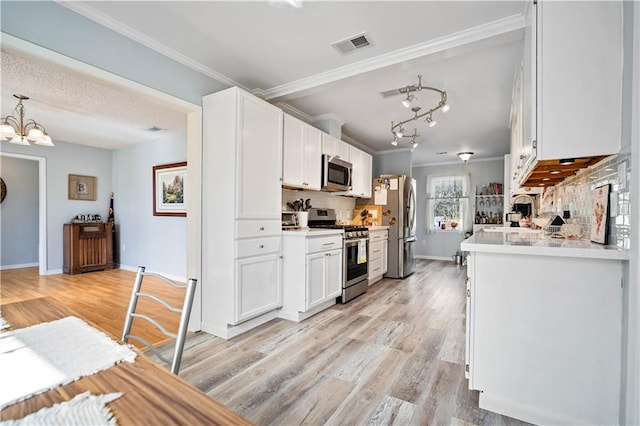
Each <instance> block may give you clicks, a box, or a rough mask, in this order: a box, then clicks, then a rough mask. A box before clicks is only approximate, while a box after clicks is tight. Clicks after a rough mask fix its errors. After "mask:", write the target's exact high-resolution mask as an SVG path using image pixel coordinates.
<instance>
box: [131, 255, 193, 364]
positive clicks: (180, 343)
mask: <svg viewBox="0 0 640 426" xmlns="http://www.w3.org/2000/svg"><path fill="white" fill-rule="evenodd" d="M147 275H149V276H153V277H156V278H159V279H160V280H162V281H163V282H165V283H167V284H169V285H171V286H173V287H175V288H180V289H185V293H184V301H183V303H182V306H181V307H175V306H173V305H171V304H170V303H169V302H167V301H166V300H165V299H163V298H162V297H160V296H158V295H157V294H152V293H150V292H143V291H142V281H143V279H144V277H145V276H147ZM196 284H197V280H196V279H195V278H189V280H188V282H187V284H178V283H176V282H175V281H173V280H171V279H169V278H167V277H165V276H164V275H162V274H159V273H156V272H151V271H145V267H144V266H138V272H137V274H136V279H135V281H134V283H133V290H132V292H131V300H130V301H129V308H128V309H127V316H126V318H125V323H124V329H123V331H122V341H123V342H125V343H126V342H128V341H129V340H135V341H137V342H140V343H142V344H143V345H145V346H147V348H149V349H150V350H151V351H152V352H153V353H154V354H155V355H156V356H157V357H158V358H160V359H161V360H162V361H164V362H166V363H167V364H169V365H170V366H171V372H172V373H173V374H178V371H180V361H181V360H182V350H183V348H184V342H185V338H186V337H187V326H188V325H189V316H190V315H191V306H192V305H193V297H194V296H195V290H196ZM140 297H146V298H149V299H152V300H155V301H156V302H158V303H160V304H161V305H163V306H164V307H165V308H166V309H168V310H169V311H171V312H175V313H178V314H180V322H179V324H178V330H177V331H176V332H175V333H174V332H171V331H169V330H167V329H166V328H165V327H164V326H163V325H162V324H161V323H160V322H158V321H157V320H156V319H155V318H153V317H152V316H150V315H147V314H146V313H140V312H136V309H137V307H138V299H139V298H140ZM134 318H140V319H143V320H145V321H147V322H149V323H151V324H152V325H154V326H155V327H156V328H158V329H159V330H160V331H161V332H162V333H163V334H164V335H166V336H167V337H170V338H173V339H175V347H174V350H173V359H171V360H169V359H168V358H167V357H165V356H164V355H163V354H162V353H161V352H160V351H159V350H158V348H157V347H156V346H155V345H153V344H151V343H149V342H148V341H147V340H146V339H144V338H142V337H140V336H136V335H133V334H131V327H132V326H133V320H134Z"/></svg>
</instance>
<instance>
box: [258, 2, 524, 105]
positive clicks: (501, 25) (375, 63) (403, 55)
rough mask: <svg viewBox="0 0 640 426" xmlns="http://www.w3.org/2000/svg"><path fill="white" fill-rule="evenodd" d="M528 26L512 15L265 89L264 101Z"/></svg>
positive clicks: (518, 17)
mask: <svg viewBox="0 0 640 426" xmlns="http://www.w3.org/2000/svg"><path fill="white" fill-rule="evenodd" d="M524 27H525V18H524V15H522V14H518V15H512V16H508V17H506V18H502V19H498V20H496V21H492V22H489V23H486V24H483V25H479V26H476V27H472V28H469V29H466V30H462V31H459V32H457V33H455V34H449V35H446V36H444V37H440V38H436V39H434V40H430V41H426V42H423V43H418V44H415V45H413V46H409V47H406V48H403V49H399V50H396V51H394V52H390V53H388V54H384V55H380V56H376V57H374V58H370V59H366V60H363V61H359V62H356V63H354V64H351V65H347V66H344V67H339V68H335V69H333V70H329V71H327V72H324V73H320V74H316V75H314V76H311V77H307V78H303V79H300V80H296V81H293V82H291V83H286V84H282V85H280V86H276V87H273V88H271V89H267V90H265V99H274V98H280V97H284V96H287V95H290V94H292V93H298V92H301V91H304V90H308V89H311V88H314V87H317V86H321V85H324V84H328V83H333V82H335V81H338V80H342V79H344V78H347V77H353V76H355V75H359V74H362V73H366V72H370V71H374V70H377V69H380V68H384V67H388V66H390V65H395V64H398V63H401V62H405V61H409V60H412V59H416V58H419V57H422V56H427V55H432V54H435V53H439V52H442V51H445V50H448V49H453V48H456V47H460V46H464V45H467V44H471V43H474V42H478V41H481V40H486V39H489V38H492V37H496V36H500V35H504V34H508V33H512V32H515V31H519V30H522V29H523V28H524Z"/></svg>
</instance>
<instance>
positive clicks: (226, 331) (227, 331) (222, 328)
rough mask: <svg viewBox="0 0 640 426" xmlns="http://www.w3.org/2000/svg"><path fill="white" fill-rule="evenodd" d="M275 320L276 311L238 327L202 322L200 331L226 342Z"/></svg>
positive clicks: (276, 316)
mask: <svg viewBox="0 0 640 426" xmlns="http://www.w3.org/2000/svg"><path fill="white" fill-rule="evenodd" d="M276 318H278V310H274V311H271V312H267V313H266V314H263V315H260V316H259V317H256V318H252V319H250V320H248V321H245V322H242V323H240V324H238V325H230V324H224V325H219V324H213V323H208V322H205V321H203V322H202V327H201V328H200V329H201V330H202V331H204V332H207V333H209V334H213V335H214V336H218V337H222V338H223V339H225V340H227V339H231V338H232V337H236V336H238V335H240V334H242V333H244V332H247V331H249V330H251V329H253V328H256V327H257V326H259V325H262V324H264V323H266V322H269V321H271V320H272V319H276Z"/></svg>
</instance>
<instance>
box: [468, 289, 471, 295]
mask: <svg viewBox="0 0 640 426" xmlns="http://www.w3.org/2000/svg"><path fill="white" fill-rule="evenodd" d="M467 297H471V290H469V289H467Z"/></svg>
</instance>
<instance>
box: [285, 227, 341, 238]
mask: <svg viewBox="0 0 640 426" xmlns="http://www.w3.org/2000/svg"><path fill="white" fill-rule="evenodd" d="M343 233H344V230H342V229H326V228H300V229H287V230H283V231H282V235H285V236H297V237H308V236H311V237H312V236H315V235H339V234H343Z"/></svg>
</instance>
